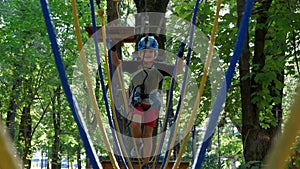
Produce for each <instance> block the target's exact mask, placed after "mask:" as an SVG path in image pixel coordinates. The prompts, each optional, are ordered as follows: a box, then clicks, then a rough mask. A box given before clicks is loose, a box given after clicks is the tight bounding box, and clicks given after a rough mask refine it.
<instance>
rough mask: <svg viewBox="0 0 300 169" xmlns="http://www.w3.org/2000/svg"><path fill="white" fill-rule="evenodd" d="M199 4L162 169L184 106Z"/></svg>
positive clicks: (191, 31) (194, 17)
mask: <svg viewBox="0 0 300 169" xmlns="http://www.w3.org/2000/svg"><path fill="white" fill-rule="evenodd" d="M199 3H200V0H197V1H196V3H195V6H194V12H193V18H192V23H191V30H190V41H189V47H188V54H187V58H186V66H185V73H184V79H183V83H182V86H181V92H180V97H179V101H178V105H177V108H176V113H175V116H174V124H175V125H173V126H172V128H171V129H170V130H171V131H170V137H169V141H168V145H167V151H166V153H165V158H164V160H163V162H162V165H161V168H164V166H165V165H166V159H167V156H168V154H169V151H170V150H169V149H170V146H171V142H172V138H173V137H174V130H175V127H176V121H177V118H178V114H179V111H180V108H181V104H182V97H183V95H184V92H185V86H186V81H187V77H188V71H189V65H190V61H191V54H192V46H193V39H194V31H195V25H196V18H197V13H198V7H199ZM175 69H176V68H175ZM175 71H176V70H175ZM172 80H173V79H172Z"/></svg>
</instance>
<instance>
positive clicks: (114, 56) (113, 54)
mask: <svg viewBox="0 0 300 169" xmlns="http://www.w3.org/2000/svg"><path fill="white" fill-rule="evenodd" d="M111 62H112V64H113V65H114V66H116V67H117V66H119V64H120V63H121V60H120V59H119V58H118V53H117V52H116V51H114V50H111Z"/></svg>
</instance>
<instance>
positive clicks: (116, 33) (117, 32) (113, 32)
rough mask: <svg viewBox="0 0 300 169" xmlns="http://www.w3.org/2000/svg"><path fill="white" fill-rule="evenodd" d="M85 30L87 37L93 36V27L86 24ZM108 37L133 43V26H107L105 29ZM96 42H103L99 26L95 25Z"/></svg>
mask: <svg viewBox="0 0 300 169" xmlns="http://www.w3.org/2000/svg"><path fill="white" fill-rule="evenodd" d="M85 30H86V31H87V32H88V35H89V37H92V36H93V27H91V26H86V27H85ZM107 32H108V34H107V36H108V35H109V38H110V39H111V40H115V41H123V42H124V43H134V42H135V39H134V27H117V26H116V27H109V28H108V30H107ZM97 36H98V42H103V36H102V30H101V27H100V26H98V27H97Z"/></svg>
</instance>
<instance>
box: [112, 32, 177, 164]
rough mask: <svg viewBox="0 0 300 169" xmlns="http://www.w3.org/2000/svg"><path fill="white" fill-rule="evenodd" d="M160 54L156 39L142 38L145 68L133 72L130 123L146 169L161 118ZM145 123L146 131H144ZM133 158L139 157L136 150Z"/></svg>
mask: <svg viewBox="0 0 300 169" xmlns="http://www.w3.org/2000/svg"><path fill="white" fill-rule="evenodd" d="M114 51H115V50H114V49H112V63H113V65H114V66H118V65H119V64H120V63H121V61H120V60H119V59H118V57H117V54H116V52H114ZM157 55H158V43H157V41H156V39H155V38H154V37H153V36H146V37H143V38H141V40H140V41H139V43H138V56H139V58H140V59H141V65H137V66H138V67H139V69H138V71H136V72H135V73H133V75H132V79H131V85H130V99H129V101H130V105H131V107H132V108H133V110H132V114H133V117H132V122H131V124H130V127H131V129H132V130H131V131H132V135H133V137H134V138H138V140H137V141H136V143H137V145H138V148H139V149H142V156H143V157H144V158H143V167H142V169H147V168H150V166H149V165H148V163H149V160H150V156H151V152H152V138H151V137H152V134H153V129H154V127H156V122H157V118H158V116H159V110H160V107H161V103H160V101H159V97H158V95H159V92H158V90H159V89H160V87H161V85H162V82H163V77H164V76H163V75H162V74H161V73H160V71H159V70H158V69H157V68H156V67H155V64H154V63H155V62H154V61H155V59H156V57H157ZM177 68H178V69H179V70H180V69H182V59H179V62H178V67H177ZM142 124H144V126H143V131H142V126H141V125H142ZM131 155H133V156H134V155H135V153H134V152H133V151H132V152H131Z"/></svg>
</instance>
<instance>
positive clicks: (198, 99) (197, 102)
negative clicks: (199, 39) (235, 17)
mask: <svg viewBox="0 0 300 169" xmlns="http://www.w3.org/2000/svg"><path fill="white" fill-rule="evenodd" d="M221 3H222V0H218V4H217V9H216V14H215V19H214V25H213V29H212V33H211V36H210V37H211V38H210V43H209V47H208V53H207V57H206V61H205V66H204V68H203V76H202V79H201V82H200V87H199V90H198V93H197V97H196V100H195V103H194V107H193V111H192V114H191V118H190V120H189V122H188V126H187V128H186V133H185V135H184V138H183V140H182V143H181V146H180V150H179V154H178V158H177V159H176V161H175V163H174V166H173V169H176V168H178V166H179V164H180V162H181V159H182V156H183V153H184V149H185V146H186V143H187V141H188V138H189V135H190V132H189V131H190V130H191V129H192V127H193V124H194V121H195V119H196V116H197V110H198V107H199V105H200V102H201V97H202V95H203V92H204V87H205V84H206V81H207V75H208V69H209V67H210V63H211V59H212V56H213V49H214V44H215V39H216V32H217V28H218V19H219V13H220V9H221Z"/></svg>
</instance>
